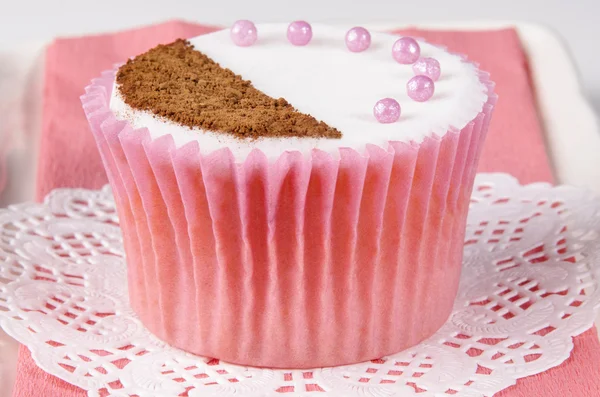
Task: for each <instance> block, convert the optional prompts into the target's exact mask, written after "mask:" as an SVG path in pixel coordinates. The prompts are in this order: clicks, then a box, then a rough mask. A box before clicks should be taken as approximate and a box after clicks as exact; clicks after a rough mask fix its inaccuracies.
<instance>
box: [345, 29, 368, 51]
mask: <svg viewBox="0 0 600 397" xmlns="http://www.w3.org/2000/svg"><path fill="white" fill-rule="evenodd" d="M370 45H371V33H369V31H368V30H367V29H365V28H362V27H360V26H357V27H355V28H352V29H350V30H349V31H348V33H346V47H348V49H349V50H350V51H352V52H361V51H364V50H366V49H367V48H369V46H370Z"/></svg>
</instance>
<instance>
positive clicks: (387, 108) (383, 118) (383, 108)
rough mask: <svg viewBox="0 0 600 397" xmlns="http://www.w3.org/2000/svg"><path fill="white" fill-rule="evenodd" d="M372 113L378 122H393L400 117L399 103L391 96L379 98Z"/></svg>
mask: <svg viewBox="0 0 600 397" xmlns="http://www.w3.org/2000/svg"><path fill="white" fill-rule="evenodd" d="M373 114H374V115H375V118H376V119H377V121H379V122H380V123H384V124H389V123H394V122H396V121H398V119H399V118H400V104H399V103H398V101H396V100H395V99H393V98H384V99H381V100H379V101H377V103H376V104H375V106H374V107H373Z"/></svg>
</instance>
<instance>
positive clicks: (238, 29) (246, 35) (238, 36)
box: [230, 19, 258, 47]
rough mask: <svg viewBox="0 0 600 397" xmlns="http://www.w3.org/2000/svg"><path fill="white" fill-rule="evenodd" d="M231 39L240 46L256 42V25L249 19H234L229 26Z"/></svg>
mask: <svg viewBox="0 0 600 397" xmlns="http://www.w3.org/2000/svg"><path fill="white" fill-rule="evenodd" d="M230 34H231V40H232V41H233V42H234V43H235V45H237V46H240V47H248V46H251V45H252V44H254V43H255V42H256V38H257V37H258V36H257V33H256V26H254V24H253V23H252V22H251V21H246V20H244V19H242V20H239V21H235V23H234V24H233V26H232V27H231V33H230Z"/></svg>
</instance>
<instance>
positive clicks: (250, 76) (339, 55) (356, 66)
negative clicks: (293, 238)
mask: <svg viewBox="0 0 600 397" xmlns="http://www.w3.org/2000/svg"><path fill="white" fill-rule="evenodd" d="M312 28H313V39H312V41H311V42H310V43H309V44H308V45H306V46H304V47H296V46H293V45H292V44H290V43H289V42H288V41H287V38H286V31H287V25H286V24H259V25H257V30H258V40H257V42H256V43H255V44H254V45H253V46H250V47H238V46H236V45H235V44H233V42H232V41H231V39H230V37H229V30H228V29H226V30H222V31H219V32H215V33H212V34H207V35H203V36H198V37H196V38H193V39H191V40H190V42H191V43H192V44H193V45H194V47H195V48H196V49H197V50H199V51H201V52H203V53H204V54H206V55H207V56H208V57H210V58H211V59H213V60H214V61H215V62H217V63H219V64H220V65H221V66H222V67H225V68H229V69H231V70H232V71H233V72H234V73H236V74H239V75H241V76H242V78H244V79H245V80H250V81H251V82H252V84H253V85H254V87H256V88H257V89H259V90H261V91H262V92H264V93H265V94H267V95H269V96H271V97H273V98H280V97H281V98H285V99H286V100H287V101H288V102H289V103H290V104H292V106H294V107H295V108H296V109H298V111H300V112H303V113H307V114H310V115H312V116H314V117H315V118H316V119H317V120H322V121H324V122H325V123H327V124H328V125H329V126H331V127H335V128H337V129H338V130H339V131H341V133H342V138H341V139H328V138H319V139H307V138H260V139H256V140H240V139H239V138H237V137H234V136H231V135H229V134H225V133H215V132H208V131H202V130H199V129H194V130H191V129H189V128H188V127H184V126H180V125H178V124H175V123H174V122H171V121H168V120H163V119H160V118H158V117H156V116H154V115H153V114H151V113H148V112H144V111H138V110H134V109H132V108H130V107H129V106H128V105H127V104H125V103H124V102H123V100H122V98H121V96H120V95H119V93H118V90H117V89H113V94H112V97H111V103H110V107H111V109H112V110H113V111H114V112H115V114H116V115H117V118H120V119H126V120H128V121H130V122H131V124H132V126H133V127H134V128H139V127H147V128H148V129H149V131H150V133H151V135H152V137H153V138H156V137H159V136H162V135H165V134H172V135H173V137H174V140H175V143H176V145H177V146H181V145H183V144H185V143H187V142H190V141H192V140H197V141H198V142H199V146H200V149H201V151H202V152H203V153H205V154H206V153H210V152H212V151H214V150H217V149H221V148H223V147H229V148H230V149H231V151H232V152H233V154H234V155H235V157H236V159H237V160H243V159H244V158H245V157H246V156H247V155H248V153H250V151H252V149H254V148H258V149H260V150H262V151H263V152H265V154H266V155H267V156H268V157H269V158H275V157H278V156H279V155H280V154H281V153H282V152H283V151H285V150H299V151H301V152H302V153H309V152H310V150H311V149H313V148H319V149H321V150H325V151H328V152H331V153H335V152H337V149H338V148H340V147H351V148H354V149H356V150H359V151H361V152H362V151H363V150H364V147H365V145H366V144H368V143H373V144H377V145H381V146H384V147H386V143H387V142H388V141H404V142H408V141H411V140H413V141H416V142H419V141H421V140H422V139H423V138H424V137H425V136H427V135H430V134H431V133H436V134H438V135H443V134H445V133H446V132H447V130H448V129H449V127H451V126H453V127H455V128H458V129H461V128H463V127H464V126H465V125H466V124H467V123H468V122H470V121H471V120H473V119H474V118H475V117H476V115H477V114H478V113H479V112H481V110H482V108H483V105H484V104H485V102H486V100H487V94H486V90H485V87H484V85H483V84H482V83H481V82H480V80H479V76H478V69H477V68H476V67H475V66H474V65H472V64H470V63H467V62H463V61H462V59H461V58H460V57H459V56H457V55H451V54H449V53H448V52H446V51H444V50H442V49H440V48H437V47H435V46H433V45H431V44H428V43H424V42H419V44H420V45H421V56H424V57H425V56H426V57H434V58H436V59H437V60H438V61H439V62H440V65H441V69H442V75H441V77H440V79H439V80H438V81H437V82H436V83H435V94H434V95H433V97H432V98H431V99H430V100H429V101H427V102H423V103H419V102H415V101H413V100H411V99H410V98H409V97H408V95H407V93H406V83H407V82H408V80H409V79H410V78H411V77H413V76H414V73H413V70H412V66H411V65H401V64H399V63H397V62H396V61H395V60H394V58H393V57H392V54H391V51H392V45H393V43H394V42H395V41H396V40H397V39H398V36H394V35H391V34H386V33H377V32H371V38H372V41H371V47H370V48H369V49H367V50H366V51H364V52H359V53H353V52H350V51H349V50H348V49H347V48H346V44H345V39H344V38H345V34H346V31H347V29H341V28H334V27H331V26H327V25H321V24H314V25H312ZM385 97H391V98H395V99H396V100H397V101H398V102H399V103H400V106H401V108H402V113H401V116H400V120H399V121H397V122H396V123H391V124H381V123H379V122H378V121H377V120H376V119H375V117H374V116H373V106H374V105H375V103H376V102H377V101H378V100H379V99H382V98H385Z"/></svg>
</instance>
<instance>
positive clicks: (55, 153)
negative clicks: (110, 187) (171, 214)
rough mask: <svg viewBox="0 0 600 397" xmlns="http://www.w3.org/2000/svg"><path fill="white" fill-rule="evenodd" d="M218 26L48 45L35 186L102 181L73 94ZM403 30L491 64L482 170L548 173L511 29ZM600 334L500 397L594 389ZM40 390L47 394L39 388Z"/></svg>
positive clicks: (67, 396) (36, 376)
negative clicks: (157, 48) (492, 94)
mask: <svg viewBox="0 0 600 397" xmlns="http://www.w3.org/2000/svg"><path fill="white" fill-rule="evenodd" d="M214 29H215V28H212V27H207V26H200V25H194V24H188V23H183V22H169V23H166V24H162V25H157V26H152V27H147V28H142V29H136V30H131V31H127V32H121V33H117V34H108V35H101V36H95V37H85V38H75V39H60V40H57V41H55V42H54V43H53V44H52V45H51V46H50V47H49V48H48V51H47V57H46V76H45V77H46V87H45V93H44V95H45V96H44V114H43V130H42V142H41V149H40V159H39V172H38V182H37V189H36V194H37V197H38V199H41V198H43V197H44V196H45V195H46V194H47V193H48V192H49V191H50V190H52V189H54V188H56V187H88V188H98V187H100V186H101V185H103V184H105V183H106V176H105V174H104V171H103V168H102V164H101V162H100V157H99V155H98V153H97V150H96V147H95V144H94V142H93V137H92V134H91V133H90V131H89V128H88V124H87V121H86V120H85V117H84V114H83V111H82V110H81V106H80V103H79V96H80V95H81V94H82V93H83V87H84V86H86V85H87V84H88V83H89V81H90V80H91V79H92V78H94V77H96V76H98V75H99V74H100V72H101V71H102V70H105V69H109V68H110V67H111V66H112V64H113V63H115V62H122V61H124V60H125V59H127V58H128V57H129V56H132V55H135V54H138V53H140V52H143V51H144V50H146V49H148V48H150V47H152V46H154V45H156V44H158V43H164V42H169V41H172V40H173V39H175V38H178V37H191V36H195V35H199V34H202V33H206V32H209V31H212V30H214ZM408 33H409V34H411V35H414V36H419V37H423V38H425V39H427V40H429V41H431V42H433V43H437V44H443V45H446V46H448V47H449V49H450V50H451V51H455V52H459V53H464V54H467V55H468V56H469V58H470V59H472V60H474V61H477V62H479V63H480V64H481V67H482V69H484V70H487V71H489V72H491V74H492V78H493V80H494V81H496V83H497V89H496V91H497V92H498V94H499V96H500V100H499V102H498V105H497V108H496V112H495V115H494V119H493V121H492V125H491V127H490V132H489V135H488V140H487V143H486V146H485V148H484V151H483V156H482V159H481V164H480V171H487V172H491V171H502V172H508V173H511V174H513V175H515V176H516V177H518V178H519V180H520V181H521V182H522V183H530V182H534V181H550V182H552V181H553V176H552V173H551V168H550V165H549V160H548V157H547V155H546V150H545V147H544V140H543V136H542V132H541V128H540V122H539V120H538V117H537V113H536V108H535V102H534V97H533V87H532V85H531V80H530V77H529V73H528V65H527V59H526V58H525V55H524V53H523V51H522V49H521V45H520V42H519V38H518V37H517V34H516V32H515V31H514V30H512V29H505V30H499V31H487V32H437V31H436V32H432V31H422V30H416V29H415V30H410V31H408ZM598 373H600V343H599V342H598V338H597V337H596V331H595V329H593V330H590V331H588V332H586V333H584V334H582V335H581V336H579V337H577V338H576V339H575V349H574V351H573V354H572V356H571V358H569V359H568V360H567V361H566V362H565V363H563V364H562V365H560V366H559V367H557V368H555V369H552V370H550V371H548V372H546V373H544V374H541V375H537V376H532V377H529V378H525V379H522V380H519V381H518V383H517V385H516V386H514V387H511V388H509V389H507V390H505V391H504V392H501V393H499V394H498V396H500V397H508V396H510V397H513V396H514V397H521V396H523V397H524V396H527V397H542V396H547V395H560V396H567V397H568V396H572V397H593V396H597V395H598V392H597V391H598V390H600V377H598V376H597V374H598ZM40 391H43V394H40ZM36 395H44V396H46V397H59V396H60V397H84V396H85V395H86V393H85V392H84V391H83V390H81V389H78V388H76V387H73V386H71V385H69V384H67V383H66V382H63V381H61V380H59V379H57V378H55V377H53V376H51V375H47V374H45V373H44V372H43V371H41V370H40V369H38V368H37V366H36V365H35V363H34V362H33V360H32V359H31V356H30V353H29V351H28V350H27V349H26V348H24V347H22V348H21V350H20V352H19V363H18V372H17V381H16V386H15V390H14V394H13V396H14V397H29V396H36Z"/></svg>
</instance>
